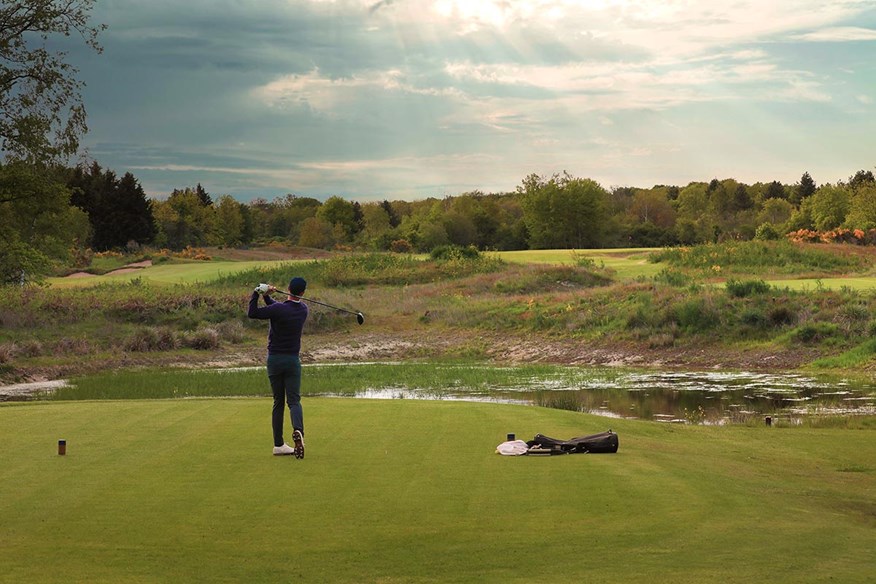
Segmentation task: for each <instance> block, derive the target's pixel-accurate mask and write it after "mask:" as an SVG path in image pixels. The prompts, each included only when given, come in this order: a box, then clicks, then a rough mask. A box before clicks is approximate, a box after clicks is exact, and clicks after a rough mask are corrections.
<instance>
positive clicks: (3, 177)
mask: <svg viewBox="0 0 876 584" xmlns="http://www.w3.org/2000/svg"><path fill="white" fill-rule="evenodd" d="M58 174H59V173H58V171H56V170H53V169H47V168H44V167H39V166H35V165H31V164H25V163H22V162H10V163H7V164H5V165H0V284H23V283H25V282H27V281H31V280H40V279H41V277H42V276H44V275H46V274H48V273H49V271H50V270H51V269H52V267H53V265H54V264H56V263H58V262H62V261H65V260H67V259H68V257H69V252H70V248H71V247H72V246H73V245H75V244H76V242H77V241H79V242H83V241H84V240H85V239H86V238H87V236H88V217H87V216H86V215H85V213H84V212H82V211H80V210H79V209H77V208H75V207H73V206H72V205H70V191H69V189H67V188H66V187H65V186H64V183H63V181H61V180H59V177H58V176H57V175H58Z"/></svg>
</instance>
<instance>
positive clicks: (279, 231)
mask: <svg viewBox="0 0 876 584" xmlns="http://www.w3.org/2000/svg"><path fill="white" fill-rule="evenodd" d="M0 224H2V226H3V227H2V228H0V235H2V236H3V237H2V238H0V278H2V281H5V282H20V281H23V280H26V279H28V278H29V277H32V276H34V275H39V274H45V273H47V272H48V270H49V269H50V267H51V265H52V264H53V263H58V262H70V261H71V257H77V256H78V257H87V254H82V253H81V252H82V250H86V249H92V250H95V251H104V250H120V249H121V250H124V249H127V250H128V251H137V250H139V249H140V248H141V247H142V246H152V247H160V248H169V249H173V250H179V249H183V248H185V247H188V246H191V247H199V246H214V245H215V246H251V245H262V244H268V243H271V242H282V243H284V244H290V245H300V246H305V247H313V248H323V249H345V250H353V249H358V250H390V251H396V252H410V251H414V252H429V251H431V250H433V249H435V248H436V247H438V246H442V245H447V244H456V245H460V246H475V247H477V248H479V249H495V250H518V249H549V248H579V249H581V248H606V247H654V246H672V245H679V244H684V245H691V244H697V243H704V242H716V241H723V240H727V239H736V240H748V239H755V238H760V239H775V238H779V237H782V236H784V235H785V234H787V233H789V232H792V231H799V230H801V229H803V230H806V229H810V230H816V231H827V230H831V229H835V228H838V227H846V228H849V229H861V230H868V229H873V228H876V179H874V175H873V172H872V171H869V170H860V171H858V172H856V173H855V174H854V175H852V176H850V177H849V179H848V180H846V181H839V182H837V183H835V184H832V183H825V184H822V185H821V186H817V185H816V183H815V181H814V180H813V179H812V177H811V176H810V175H809V174H808V173H804V174H803V175H802V176H801V178H800V180H799V181H798V182H797V183H795V184H792V185H785V184H782V183H781V182H779V181H773V182H771V183H755V184H752V185H748V184H745V183H741V182H739V181H736V180H735V179H724V180H717V179H714V180H711V181H710V182H692V183H690V184H688V185H686V186H683V187H679V186H667V185H657V186H654V187H651V188H633V187H619V188H612V189H606V188H604V187H602V186H601V185H599V184H598V183H597V182H595V181H593V180H590V179H586V178H578V177H573V176H571V175H569V174H566V173H563V174H557V175H554V176H550V177H544V176H538V175H535V174H533V175H530V176H527V177H526V178H524V179H523V180H522V181H521V184H520V186H518V187H517V189H516V190H515V191H514V192H509V193H490V194H485V193H481V192H470V193H464V194H460V195H456V196H449V197H444V198H440V199H439V198H427V199H423V200H418V201H402V200H394V201H389V200H383V201H368V202H358V201H348V200H346V199H344V198H342V197H339V196H333V197H329V198H328V199H327V200H325V201H320V200H317V199H314V198H310V197H302V196H296V195H291V194H290V195H286V196H285V197H278V198H276V199H274V200H271V201H268V200H265V199H261V198H259V199H255V200H253V201H250V202H246V203H243V202H240V201H237V200H236V199H234V198H233V197H231V196H228V195H221V196H219V197H218V198H216V199H215V200H214V198H213V197H212V196H211V195H210V194H209V193H207V192H206V190H205V189H204V188H203V187H202V186H201V185H200V184H198V185H196V186H195V187H185V188H181V189H177V190H174V191H173V193H171V194H170V196H168V197H167V199H165V200H153V199H150V198H149V197H148V196H147V195H146V194H145V192H144V191H143V188H142V187H141V186H140V184H139V181H138V180H137V179H136V178H135V177H134V176H133V175H132V174H131V173H125V174H124V175H122V176H121V177H119V176H118V175H116V173H115V172H114V171H112V170H109V169H103V168H101V167H100V165H99V164H97V163H96V162H94V163H91V164H89V165H84V166H79V167H76V168H57V167H53V168H47V167H43V166H35V165H29V164H26V163H23V162H7V163H6V164H5V165H0Z"/></svg>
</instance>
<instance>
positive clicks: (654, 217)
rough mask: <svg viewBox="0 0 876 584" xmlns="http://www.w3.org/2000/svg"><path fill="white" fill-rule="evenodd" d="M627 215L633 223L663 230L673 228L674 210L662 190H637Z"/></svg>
mask: <svg viewBox="0 0 876 584" xmlns="http://www.w3.org/2000/svg"><path fill="white" fill-rule="evenodd" d="M627 213H628V216H629V217H630V218H631V219H632V220H633V221H634V222H635V223H642V224H644V223H651V224H653V225H656V226H658V227H662V228H664V229H670V228H672V227H674V226H675V215H676V213H675V209H673V207H672V204H671V203H670V202H669V199H668V198H667V196H666V192H665V191H664V190H663V189H649V190H639V189H637V190H636V194H635V195H633V200H632V202H631V203H630V208H629V210H628V211H627Z"/></svg>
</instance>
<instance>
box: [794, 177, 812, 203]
mask: <svg viewBox="0 0 876 584" xmlns="http://www.w3.org/2000/svg"><path fill="white" fill-rule="evenodd" d="M817 189H818V187H817V186H815V181H814V180H812V177H811V176H809V173H808V172H804V173H803V176H801V177H800V182H799V183H798V184H797V188H796V189H795V191H794V200H793V201H792V202H793V203H796V204H798V205H799V204H800V203H802V202H803V201H805V200H806V199H808V198H809V197H811V196H812V195H814V194H815V191H816V190H817Z"/></svg>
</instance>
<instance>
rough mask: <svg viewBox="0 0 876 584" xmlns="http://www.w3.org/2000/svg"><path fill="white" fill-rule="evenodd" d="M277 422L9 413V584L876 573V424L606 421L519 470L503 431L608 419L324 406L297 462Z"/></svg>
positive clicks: (140, 412) (243, 415)
mask: <svg viewBox="0 0 876 584" xmlns="http://www.w3.org/2000/svg"><path fill="white" fill-rule="evenodd" d="M269 410H270V401H269V400H267V399H237V400H164V401H124V402H118V401H116V402H77V403H64V404H57V403H40V404H27V405H16V406H3V407H0V443H2V444H3V467H4V470H3V473H2V474H0V495H2V496H0V517H3V530H2V531H0V544H2V545H0V565H3V567H4V568H3V570H2V572H0V582H34V583H40V582H83V581H88V582H95V583H100V582H113V583H124V582H169V581H177V582H178V581H186V582H277V581H281V582H284V581H293V580H294V581H302V582H338V583H344V582H357V583H360V582H501V583H514V582H527V583H528V582H544V583H552V582H557V583H561V582H562V583H565V582H597V581H604V582H627V583H636V582H647V583H651V582H655V581H671V582H677V583H687V582H697V583H702V582H721V583H736V582H739V583H741V582H746V583H747V582H755V581H767V580H768V581H770V582H777V583H781V582H794V583H805V582H822V581H827V580H833V581H837V582H846V583H853V582H867V581H870V579H871V578H872V567H873V565H872V550H873V549H874V546H876V529H874V527H876V520H874V517H876V502H874V499H873V497H872V493H873V492H874V490H876V466H874V462H873V461H874V460H876V433H873V432H871V431H849V430H832V429H824V430H810V429H793V430H792V429H779V428H771V429H769V428H707V427H687V426H686V427H677V426H668V425H659V424H650V423H642V422H627V421H622V420H612V421H611V425H612V427H613V429H614V430H615V431H617V432H618V434H619V436H620V451H619V452H618V453H617V454H615V455H573V456H566V457H547V458H528V457H524V458H506V457H500V456H498V455H496V454H494V453H493V449H494V448H495V446H496V445H497V444H498V443H499V442H501V441H502V440H504V436H505V434H506V433H507V432H515V433H516V434H517V435H518V436H519V437H531V436H533V435H534V434H535V433H538V432H541V433H544V434H547V435H551V436H556V437H572V436H577V435H582V434H587V433H593V432H598V431H602V430H605V429H606V425H607V421H606V420H605V419H603V418H596V417H592V416H587V415H583V414H575V413H571V412H563V411H557V410H549V409H543V408H532V407H522V406H505V405H489V404H462V403H450V402H422V401H409V400H390V401H368V400H339V399H315V398H314V399H308V400H305V413H306V420H307V437H308V450H307V457H306V459H305V460H304V461H298V460H295V459H293V458H291V457H284V458H275V457H272V456H270V454H269V448H270V445H271V442H270V440H271V439H270V428H269V424H268V419H269ZM850 432H853V434H850ZM59 438H65V439H66V440H67V443H68V447H67V452H68V454H67V456H65V457H60V456H57V454H56V442H57V440H58V439H59ZM850 440H853V441H854V444H855V447H854V448H848V444H849V441H850Z"/></svg>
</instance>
